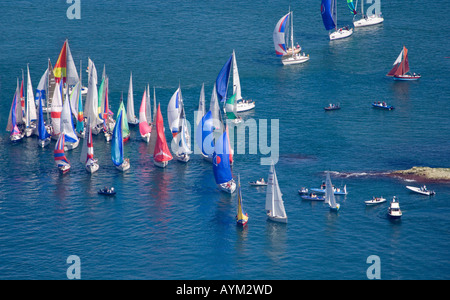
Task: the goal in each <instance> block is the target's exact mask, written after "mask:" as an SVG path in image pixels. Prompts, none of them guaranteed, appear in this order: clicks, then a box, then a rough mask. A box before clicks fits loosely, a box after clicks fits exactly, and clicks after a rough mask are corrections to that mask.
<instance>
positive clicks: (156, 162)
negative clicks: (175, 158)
mask: <svg viewBox="0 0 450 300" xmlns="http://www.w3.org/2000/svg"><path fill="white" fill-rule="evenodd" d="M153 164H154V165H155V166H157V167H160V168H165V167H167V165H168V164H169V162H168V161H163V162H158V161H153Z"/></svg>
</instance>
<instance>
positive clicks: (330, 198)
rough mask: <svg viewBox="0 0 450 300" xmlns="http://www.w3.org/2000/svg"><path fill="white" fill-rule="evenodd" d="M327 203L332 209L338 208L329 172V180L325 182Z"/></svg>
mask: <svg viewBox="0 0 450 300" xmlns="http://www.w3.org/2000/svg"><path fill="white" fill-rule="evenodd" d="M325 203H328V205H330V207H331V208H336V207H337V204H336V198H335V196H334V190H333V185H332V183H331V179H330V173H329V172H327V178H326V181H325Z"/></svg>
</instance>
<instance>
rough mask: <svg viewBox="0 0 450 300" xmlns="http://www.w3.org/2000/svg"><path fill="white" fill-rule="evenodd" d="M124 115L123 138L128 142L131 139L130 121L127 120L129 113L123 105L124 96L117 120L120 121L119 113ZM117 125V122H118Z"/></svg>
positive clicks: (121, 99) (121, 98)
mask: <svg viewBox="0 0 450 300" xmlns="http://www.w3.org/2000/svg"><path fill="white" fill-rule="evenodd" d="M120 112H123V113H122V115H121V116H122V117H121V119H122V137H123V142H124V143H125V142H127V141H128V140H129V139H130V135H131V133H130V128H129V127H128V120H127V112H126V110H125V106H124V104H123V96H121V97H120V105H119V111H118V112H117V119H119V113H120ZM116 123H117V120H116Z"/></svg>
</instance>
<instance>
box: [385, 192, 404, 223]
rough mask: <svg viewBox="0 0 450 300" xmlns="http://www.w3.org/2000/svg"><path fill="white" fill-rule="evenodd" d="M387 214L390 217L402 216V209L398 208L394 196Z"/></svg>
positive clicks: (398, 217)
mask: <svg viewBox="0 0 450 300" xmlns="http://www.w3.org/2000/svg"><path fill="white" fill-rule="evenodd" d="M388 216H389V217H390V218H391V219H400V218H401V217H402V211H401V209H400V204H399V203H398V200H397V199H396V198H395V196H394V198H393V199H392V202H391V204H390V205H389V208H388Z"/></svg>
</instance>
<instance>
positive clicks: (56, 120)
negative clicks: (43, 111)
mask: <svg viewBox="0 0 450 300" xmlns="http://www.w3.org/2000/svg"><path fill="white" fill-rule="evenodd" d="M62 105H63V103H62V86H61V84H60V83H59V82H57V83H56V86H55V90H54V92H53V98H52V103H51V112H50V115H51V118H52V127H53V132H52V139H54V140H57V139H58V137H59V134H60V133H61V113H62Z"/></svg>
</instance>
